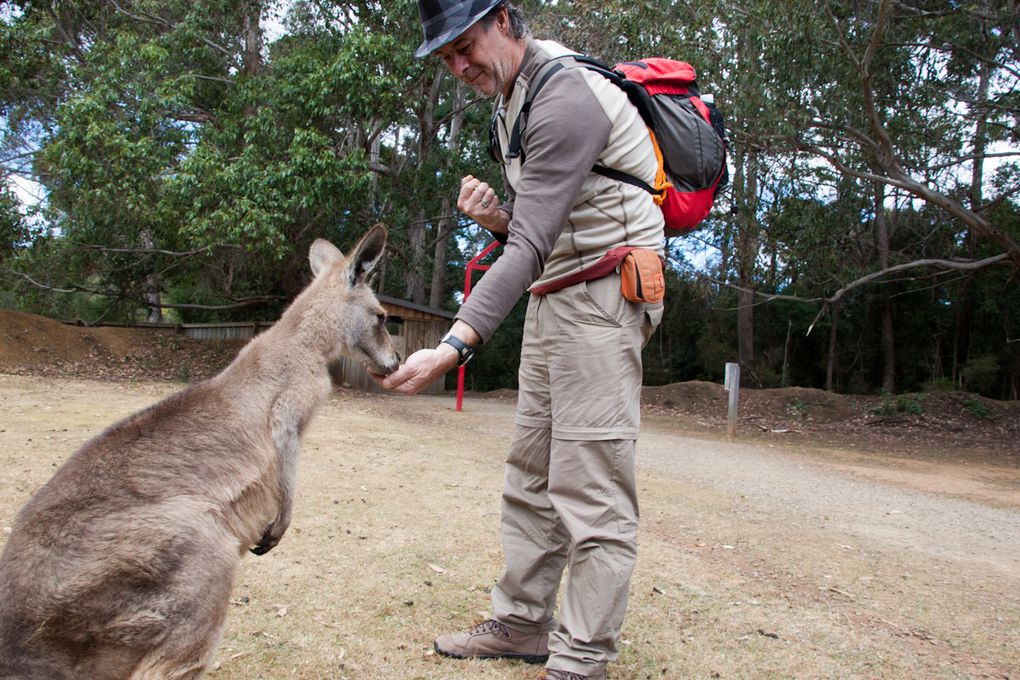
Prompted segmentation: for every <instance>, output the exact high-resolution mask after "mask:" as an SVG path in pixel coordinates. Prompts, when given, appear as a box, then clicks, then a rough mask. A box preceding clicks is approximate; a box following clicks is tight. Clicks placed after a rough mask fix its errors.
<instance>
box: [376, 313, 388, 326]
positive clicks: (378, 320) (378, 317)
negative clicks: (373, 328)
mask: <svg viewBox="0 0 1020 680" xmlns="http://www.w3.org/2000/svg"><path fill="white" fill-rule="evenodd" d="M375 321H376V323H377V324H379V325H380V326H384V325H386V315H385V314H376V315H375Z"/></svg>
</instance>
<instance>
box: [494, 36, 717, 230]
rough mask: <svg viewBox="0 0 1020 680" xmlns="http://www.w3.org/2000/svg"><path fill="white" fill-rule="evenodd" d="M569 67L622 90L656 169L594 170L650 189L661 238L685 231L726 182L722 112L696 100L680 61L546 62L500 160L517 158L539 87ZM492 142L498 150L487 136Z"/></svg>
mask: <svg viewBox="0 0 1020 680" xmlns="http://www.w3.org/2000/svg"><path fill="white" fill-rule="evenodd" d="M571 62H572V64H571ZM572 65H573V66H582V67H584V68H587V69H589V70H591V71H595V72H596V73H599V74H601V75H603V76H605V77H606V78H608V79H609V80H610V81H611V82H613V84H615V85H616V86H617V87H619V88H620V89H621V90H623V91H624V92H625V93H626V94H627V97H628V98H629V99H630V101H631V103H632V104H634V106H636V107H637V109H638V111H639V112H640V114H641V117H642V118H643V119H644V121H645V124H646V125H648V130H649V133H650V134H651V137H652V144H653V146H654V147H655V153H656V156H657V159H658V160H659V167H660V172H659V176H658V177H657V178H656V182H655V186H651V185H649V184H648V183H646V182H644V181H642V180H641V179H639V178H637V177H634V176H633V175H630V174H628V173H625V172H621V171H619V170H615V169H613V168H607V167H605V166H602V165H595V166H594V167H593V168H592V171H593V172H596V173H598V174H600V175H604V176H606V177H609V178H612V179H616V180H619V181H621V182H626V183H628V184H632V185H634V186H637V187H640V188H641V189H644V190H645V191H647V192H649V193H650V194H652V195H653V197H654V199H655V202H656V204H658V205H659V207H660V208H662V214H663V218H664V219H665V222H666V236H670V237H671V236H679V235H681V234H685V233H687V232H689V231H691V230H692V229H693V228H694V227H696V226H697V225H698V224H699V223H700V222H701V221H702V220H703V219H705V217H707V216H708V213H709V211H710V210H711V209H712V204H713V202H714V201H715V196H716V194H717V193H718V191H719V189H721V188H722V187H724V186H726V184H727V183H728V181H729V171H728V169H727V167H726V147H727V144H726V133H725V128H724V126H723V116H722V114H721V113H720V112H719V110H718V109H716V108H715V105H714V103H713V102H712V100H711V99H709V100H708V101H705V99H702V97H701V96H700V93H699V92H698V87H697V82H696V74H695V72H694V67H693V66H691V65H690V64H688V63H686V62H682V61H674V60H672V59H663V58H661V57H651V58H648V59H642V60H640V61H633V62H624V63H622V64H617V65H616V67H615V68H609V67H608V66H606V65H605V64H603V63H602V62H600V61H598V60H596V59H592V58H591V57H586V56H582V55H566V56H563V57H556V58H554V59H550V60H549V61H548V62H547V63H546V64H544V65H542V66H541V67H540V68H539V69H538V71H537V72H536V73H535V76H534V78H533V79H532V83H534V84H533V85H532V86H531V88H530V89H529V90H528V94H527V97H526V98H525V100H524V104H523V106H522V108H521V114H520V116H518V118H517V120H516V121H514V127H513V130H512V132H511V135H510V148H509V149H508V151H507V154H506V158H507V159H513V158H516V157H517V156H519V155H521V138H522V137H523V135H524V129H525V127H526V126H527V122H528V114H529V113H530V111H531V104H532V101H533V100H534V98H535V96H536V95H537V94H538V92H539V90H541V89H542V86H543V85H545V83H546V81H547V80H549V78H550V77H551V76H552V75H553V74H554V73H556V72H557V71H559V70H561V69H564V68H569V67H571V66H572ZM490 147H491V148H493V149H496V148H498V146H496V145H495V142H494V140H493V139H490ZM522 161H523V158H522Z"/></svg>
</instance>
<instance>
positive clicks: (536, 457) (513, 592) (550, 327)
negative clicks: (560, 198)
mask: <svg viewBox="0 0 1020 680" xmlns="http://www.w3.org/2000/svg"><path fill="white" fill-rule="evenodd" d="M661 317H662V304H661V303H660V304H658V305H642V304H634V303H631V302H628V301H627V300H625V299H624V298H623V297H622V296H621V294H620V278H619V275H611V276H607V277H605V278H603V279H599V280H596V281H589V282H586V283H581V284H578V285H575V286H570V287H568V288H564V289H563V290H560V291H557V292H555V293H550V294H548V295H545V296H537V295H533V296H532V297H531V300H530V302H529V304H528V311H527V316H526V320H525V325H524V342H523V346H522V350H521V367H520V375H519V378H520V391H519V396H518V403H517V416H516V420H515V429H514V435H513V440H512V443H511V446H510V452H509V455H508V457H507V461H506V468H505V477H504V485H503V512H502V517H503V519H502V532H503V552H504V559H505V561H506V570H505V572H504V574H503V576H502V578H501V579H500V580H499V582H498V583H497V585H496V587H495V588H494V589H493V592H492V602H493V612H494V616H495V617H496V618H497V619H499V620H500V621H503V622H504V623H506V624H507V625H509V626H511V627H512V628H516V629H519V630H522V631H526V632H531V631H536V630H549V631H550V636H549V648H550V659H549V663H548V665H549V666H550V667H553V668H558V669H561V670H567V671H573V672H576V673H581V674H591V673H592V672H593V671H596V670H597V669H600V668H603V667H605V665H606V664H607V663H608V662H610V661H613V660H615V659H616V657H617V643H618V641H619V637H620V629H621V626H622V624H623V616H624V612H625V610H626V608H627V590H628V587H629V583H630V576H631V572H632V571H633V568H634V562H635V559H636V555H637V526H638V503H637V490H636V488H635V481H634V453H635V444H636V440H637V436H638V428H639V424H640V396H641V348H642V347H643V346H644V344H645V342H647V340H648V338H649V337H650V336H651V334H652V332H654V330H655V328H656V327H657V326H658V323H659V321H660V320H661ZM565 567H566V568H567V570H568V575H567V580H566V586H565V588H564V593H563V602H562V606H561V611H560V616H559V623H558V624H557V623H556V621H555V619H554V609H555V606H556V598H557V591H558V590H559V586H560V579H561V576H562V575H563V571H564V568H565Z"/></svg>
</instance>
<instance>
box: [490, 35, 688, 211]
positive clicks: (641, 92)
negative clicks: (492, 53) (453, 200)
mask: <svg viewBox="0 0 1020 680" xmlns="http://www.w3.org/2000/svg"><path fill="white" fill-rule="evenodd" d="M568 60H572V61H574V62H575V63H576V64H577V65H579V66H582V67H584V68H586V69H588V70H589V71H595V72H596V73H598V74H600V75H602V76H603V77H605V78H606V79H608V80H609V81H610V82H612V83H613V84H614V85H616V86H617V87H618V88H620V89H621V90H623V92H624V93H625V94H626V95H627V99H629V100H630V102H631V104H633V105H634V107H635V108H637V110H638V113H639V114H641V119H642V120H644V122H645V125H647V126H648V133H649V134H650V135H651V136H652V144H653V146H654V147H655V155H656V157H657V158H658V160H659V170H658V172H657V173H656V177H655V186H654V187H653V186H651V185H650V184H648V183H647V182H645V181H644V180H642V179H640V178H639V177H635V176H634V175H631V174H630V173H627V172H623V171H622V170H615V169H613V168H607V167H606V166H604V165H593V166H592V168H591V170H592V172H594V173H596V174H599V175H602V176H603V177H608V178H609V179H613V180H616V181H618V182H625V183H627V184H630V185H631V186H635V187H637V188H639V189H642V190H644V191H647V192H648V193H650V194H651V195H652V196H653V198H654V199H655V202H656V204H657V205H661V204H662V201H663V200H664V199H665V190H666V189H668V188H669V187H670V186H672V185H671V184H670V182H669V180H668V178H667V177H666V175H665V171H664V169H663V168H664V165H663V162H662V152H661V151H660V150H659V144H658V141H657V140H656V139H655V134H654V133H653V132H652V121H653V116H652V106H651V96H650V95H649V94H648V91H647V90H645V88H644V87H642V86H641V84H640V83H636V82H633V81H631V80H628V79H627V78H626V77H625V76H624V75H623V74H622V73H620V72H619V71H617V70H614V69H613V68H611V67H609V66H608V65H606V64H605V63H604V62H601V61H599V60H598V59H595V58H594V57H589V56H585V55H583V54H564V55H562V56H559V57H553V58H551V59H550V60H549V61H547V62H546V63H544V64H542V66H540V67H539V68H538V70H537V71H536V72H535V75H534V76H533V77H532V79H531V82H532V83H533V84H532V85H531V86H529V88H528V93H527V94H526V95H525V97H524V103H523V104H522V105H521V112H520V114H519V115H518V116H517V120H515V121H514V125H513V128H512V129H511V131H510V140H509V148H508V149H507V152H506V155H505V157H506V160H513V159H514V158H517V157H518V156H520V158H521V163H524V150H523V149H522V148H521V141H522V139H523V138H524V132H525V129H526V128H527V126H528V116H529V115H530V114H531V105H532V102H534V100H535V97H537V96H538V93H539V91H540V90H541V89H542V87H544V86H545V84H546V82H548V81H549V79H550V78H551V77H552V76H553V75H555V74H556V73H558V72H559V71H562V70H563V69H565V68H568V66H567V64H565V63H564V62H565V61H568ZM495 125H496V118H495V116H493V120H492V123H491V125H490V129H489V153H490V155H491V156H493V158H496V160H497V161H498V160H499V159H498V158H497V157H496V152H495V149H496V146H497V145H496V144H494V140H495V134H496V132H495V131H496V128H495Z"/></svg>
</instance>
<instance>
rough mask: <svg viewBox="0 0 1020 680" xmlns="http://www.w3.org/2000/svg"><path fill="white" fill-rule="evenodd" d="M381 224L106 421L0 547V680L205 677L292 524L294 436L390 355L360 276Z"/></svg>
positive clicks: (380, 242) (319, 248) (393, 362)
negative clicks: (155, 392)
mask: <svg viewBox="0 0 1020 680" xmlns="http://www.w3.org/2000/svg"><path fill="white" fill-rule="evenodd" d="M385 244H386V229H385V227H383V226H382V225H376V226H375V227H373V228H372V229H371V230H370V231H369V232H368V233H367V234H366V235H365V236H364V238H362V240H361V242H360V243H359V244H358V245H357V246H356V248H355V250H354V253H353V255H351V256H350V257H346V258H345V257H344V256H343V254H342V253H341V252H340V251H339V250H338V249H337V248H336V247H335V246H333V245H332V244H330V243H329V242H328V241H324V240H322V239H319V240H317V241H315V243H313V244H312V247H311V250H310V253H309V260H310V263H311V268H312V271H313V273H314V275H315V278H314V280H313V281H312V283H311V284H310V285H309V286H308V287H307V288H306V289H305V290H304V291H303V292H302V293H301V294H300V295H299V296H298V297H297V298H296V299H295V300H294V301H293V303H292V304H291V305H290V307H289V308H288V309H287V311H286V312H285V313H284V314H283V316H282V317H281V318H280V320H279V321H278V322H277V323H276V324H274V325H273V327H272V328H270V329H269V330H267V331H265V332H264V333H263V334H261V335H259V336H257V337H256V338H255V339H253V340H252V341H251V342H249V343H248V344H247V345H246V346H245V347H244V348H243V349H242V350H241V352H240V353H239V354H238V356H237V357H236V358H235V359H234V361H233V362H232V363H231V364H230V365H229V366H227V368H226V369H224V370H223V372H222V373H220V374H219V375H217V376H215V377H213V378H211V379H209V380H207V381H204V382H201V383H197V384H195V385H194V386H192V387H190V388H188V389H186V390H184V391H182V392H180V393H178V394H175V395H173V396H170V397H168V398H167V399H165V400H164V401H162V402H160V403H158V404H156V405H154V406H152V407H150V408H148V409H146V410H143V411H141V412H139V413H136V414H135V415H132V416H129V417H128V418H126V419H124V420H122V421H120V422H119V423H116V424H115V425H113V426H111V427H110V428H109V429H107V430H106V431H105V432H103V433H102V434H100V435H98V436H97V437H95V438H94V439H92V440H91V441H89V442H88V443H86V444H85V445H84V446H83V447H82V448H81V449H79V450H78V451H77V452H76V453H74V454H73V455H72V456H71V457H70V458H69V459H68V460H67V462H66V463H64V464H63V465H62V466H61V468H60V469H58V470H57V472H56V474H55V475H54V476H53V478H52V479H51V480H50V481H49V482H47V483H46V484H45V485H44V486H43V487H42V488H41V489H40V490H39V491H38V492H37V493H36V494H35V495H34V496H33V497H32V499H31V500H30V501H29V502H28V503H27V504H26V505H25V507H24V508H23V509H22V510H21V511H20V513H19V514H18V517H17V519H16V521H15V523H14V527H13V530H12V533H11V535H10V537H9V538H8V540H7V544H6V546H5V547H4V550H3V553H2V554H0V680H15V679H17V680H72V679H73V680H85V679H88V680H123V679H130V680H150V679H151V680H154V679H156V678H159V679H161V680H163V679H170V678H172V679H174V680H184V679H192V678H200V677H202V676H203V675H204V674H205V671H206V669H207V668H208V666H209V664H210V662H211V660H212V657H213V654H214V652H215V649H216V646H217V644H218V642H219V638H220V635H221V633H222V630H223V626H224V620H225V618H226V612H227V608H228V605H229V597H230V593H231V590H232V588H233V583H234V577H235V572H236V567H237V566H238V564H239V562H240V560H241V558H242V556H243V555H244V553H245V552H246V551H248V550H250V551H251V552H253V553H255V554H256V555H262V554H265V553H266V552H268V551H269V550H271V549H272V548H273V547H274V546H276V545H277V543H279V541H280V539H281V538H282V537H283V534H284V532H286V531H287V527H288V525H289V524H290V519H291V508H292V505H293V495H294V485H295V477H296V472H297V463H298V453H299V449H300V444H301V434H302V432H303V431H304V429H305V426H306V425H307V424H308V422H309V420H310V419H311V417H312V414H313V412H314V411H315V409H316V408H317V407H318V406H319V405H320V404H321V403H322V402H323V401H324V400H325V399H326V397H327V396H328V395H329V393H330V390H331V380H330V375H329V365H330V364H331V363H332V362H334V361H336V360H337V359H339V358H340V356H341V355H348V356H353V357H357V358H360V359H361V360H363V361H364V362H365V364H366V366H367V367H368V369H369V370H371V371H372V372H374V373H378V374H384V375H385V374H388V373H391V372H393V371H394V370H396V368H397V366H398V364H399V363H400V357H399V356H398V355H397V353H396V351H395V350H394V347H393V344H392V342H391V340H390V336H389V334H388V333H387V331H386V324H385V321H386V314H385V312H384V310H383V308H382V307H381V306H380V304H379V302H378V301H377V300H376V298H375V296H374V295H373V293H372V291H371V288H370V283H369V280H368V278H369V275H370V273H371V272H372V270H373V269H374V268H375V265H376V264H377V262H378V260H379V257H380V256H381V255H382V253H383V249H384V247H385Z"/></svg>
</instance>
